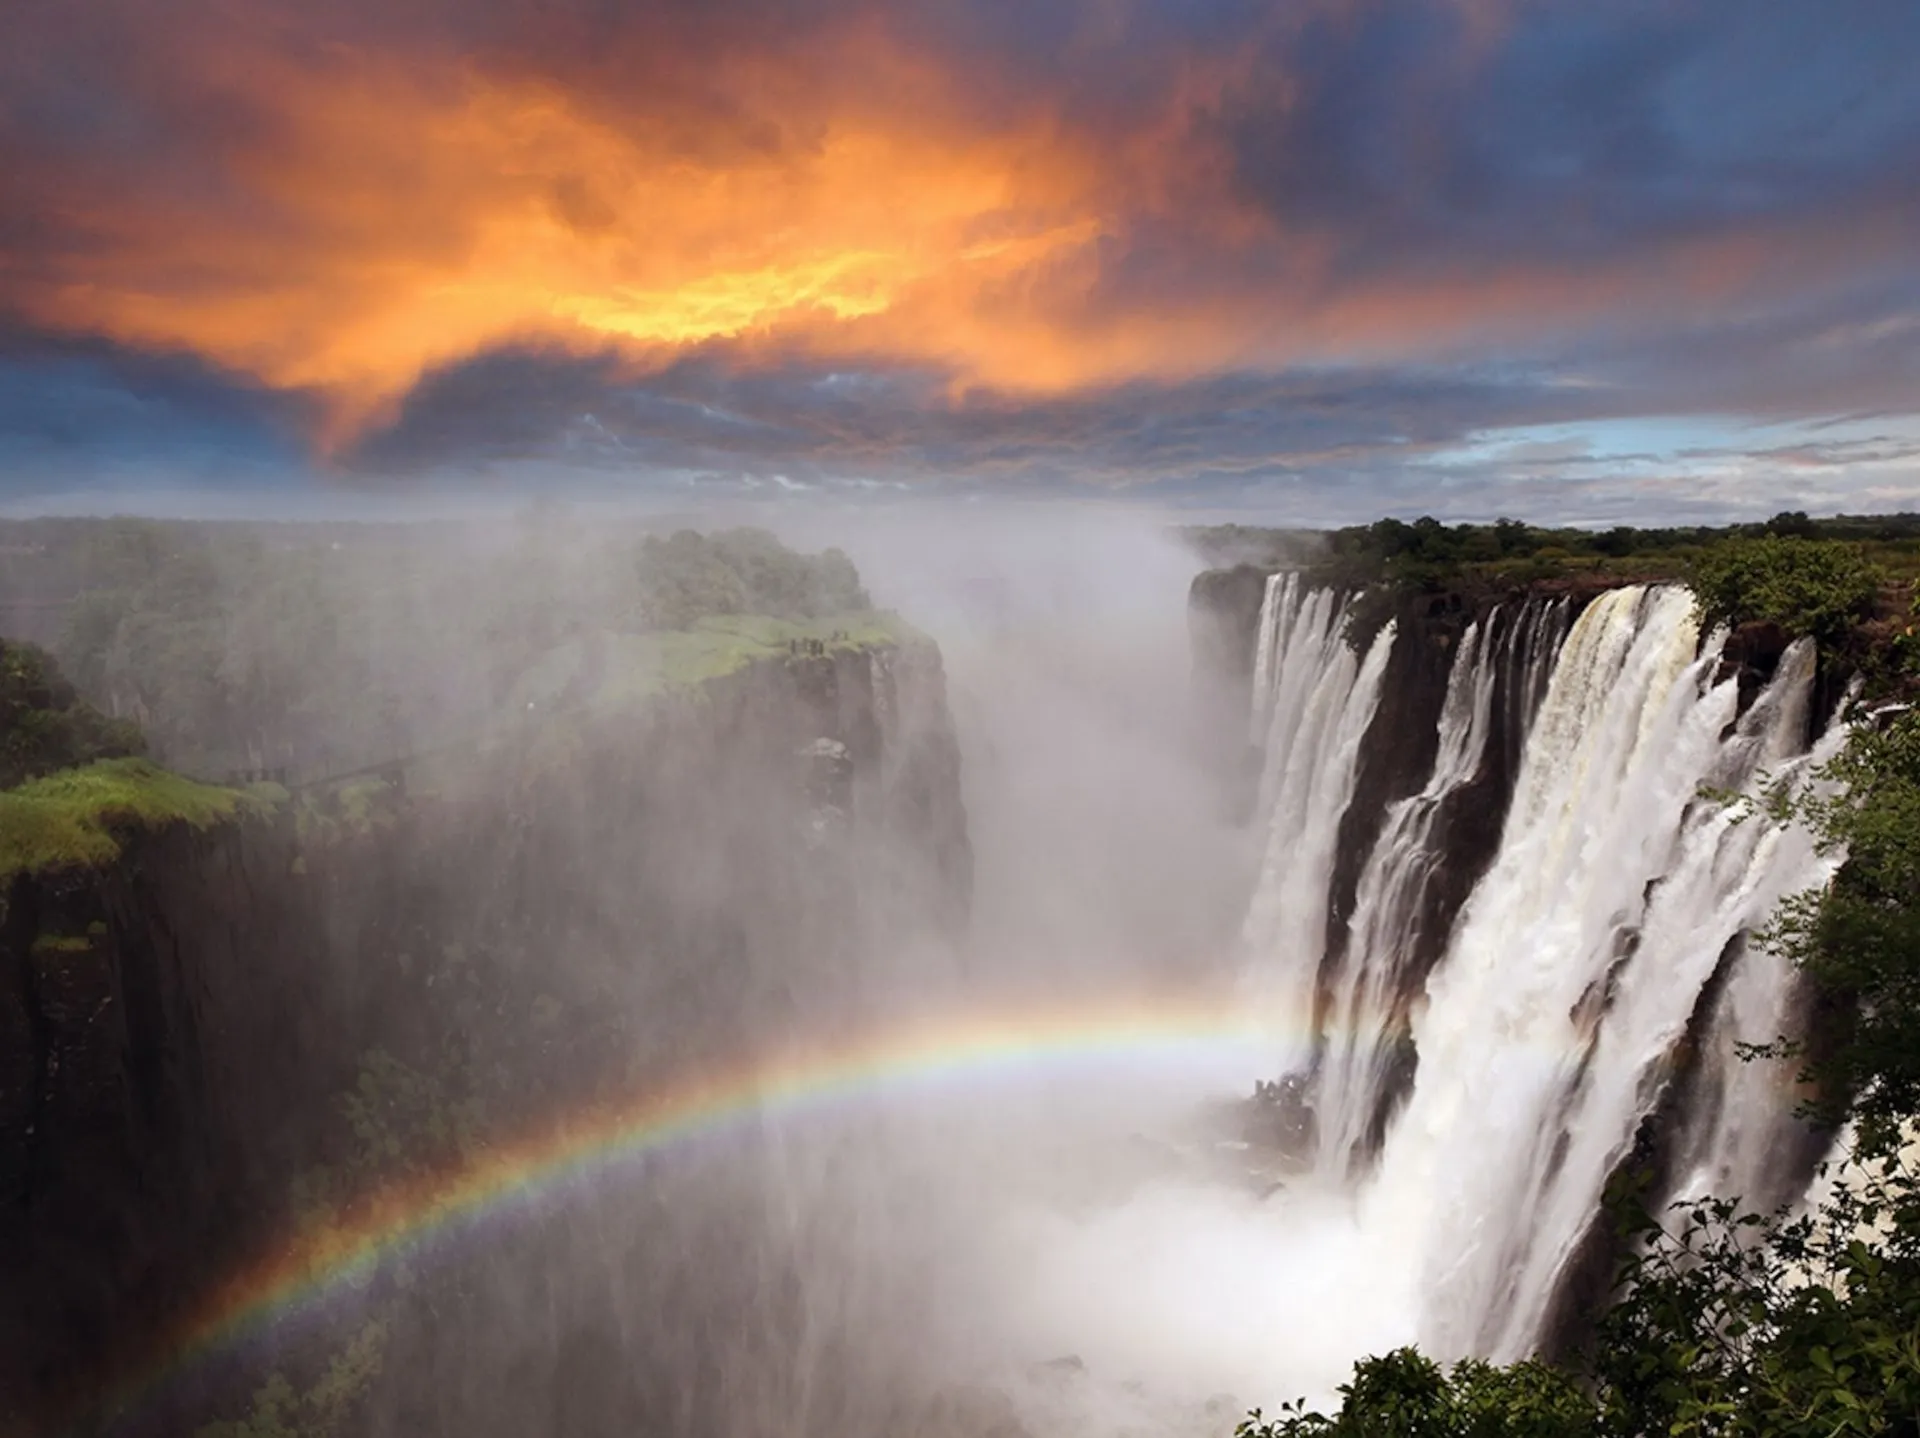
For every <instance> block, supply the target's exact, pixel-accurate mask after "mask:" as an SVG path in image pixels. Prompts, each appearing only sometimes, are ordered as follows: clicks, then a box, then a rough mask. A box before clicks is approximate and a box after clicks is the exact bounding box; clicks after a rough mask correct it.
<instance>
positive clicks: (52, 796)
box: [0, 759, 258, 879]
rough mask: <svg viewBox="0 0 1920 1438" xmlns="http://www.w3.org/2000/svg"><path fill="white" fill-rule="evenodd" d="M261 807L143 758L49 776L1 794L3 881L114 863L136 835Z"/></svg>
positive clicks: (202, 825) (201, 824)
mask: <svg viewBox="0 0 1920 1438" xmlns="http://www.w3.org/2000/svg"><path fill="white" fill-rule="evenodd" d="M257 803H258V801H256V800H253V799H250V798H249V797H248V796H247V795H245V794H242V793H240V792H239V791H237V790H234V789H220V788H215V787H213V786H212V785H209V784H197V783H195V782H194V781H193V780H191V779H183V778H181V777H180V776H179V775H178V774H170V773H168V772H167V771H166V770H164V769H160V768H157V767H156V766H154V765H153V764H150V763H148V762H147V761H146V760H144V759H103V760H101V761H100V762H98V763H95V764H89V765H87V766H86V767H84V768H80V769H69V770H65V771H63V772H61V773H58V774H50V775H48V776H47V777H45V778H42V779H35V780H34V781H33V782H31V783H29V784H24V785H22V786H21V787H19V788H17V789H10V790H7V791H6V792H4V793H0V879H5V878H10V877H12V876H13V875H15V874H21V873H41V872H44V871H48V870H58V869H82V868H95V867H98V866H100V865H103V864H109V863H112V862H113V860H114V859H116V858H118V857H119V854H120V841H121V838H122V837H123V836H124V835H125V834H126V833H127V832H129V831H132V830H139V829H148V830H151V829H163V828H166V827H168V826H169V825H173V824H185V825H187V826H189V827H191V828H195V829H206V828H210V827H212V826H213V825H215V824H219V823H224V822H226V821H228V820H230V819H233V818H235V817H236V816H238V815H240V814H241V813H243V812H247V811H248V810H249V809H251V808H253V807H255V806H256V805H257Z"/></svg>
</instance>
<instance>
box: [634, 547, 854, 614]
mask: <svg viewBox="0 0 1920 1438" xmlns="http://www.w3.org/2000/svg"><path fill="white" fill-rule="evenodd" d="M639 569H640V587H641V596H640V605H639V611H640V615H641V619H642V622H643V623H644V624H645V626H646V627H647V628H649V629H688V628H691V627H692V626H693V625H694V624H695V623H696V622H698V621H699V620H701V619H705V618H708V617H710V616H713V615H724V614H761V615H768V616H771V617H773V618H775V619H786V620H805V619H817V618H820V617H821V616H823V615H828V614H840V613H845V612H848V611H854V610H863V609H866V608H868V607H869V601H868V599H867V593H866V591H865V590H864V589H862V588H861V587H860V576H859V574H858V572H857V571H856V570H855V569H854V567H853V561H851V560H850V559H848V558H847V556H846V555H845V554H843V553H841V552H840V551H839V550H837V549H829V550H827V551H826V552H824V553H823V554H820V555H816V556H809V555H804V554H797V553H795V552H794V551H793V550H791V549H788V548H787V547H786V546H785V545H784V544H782V543H781V542H780V541H779V540H778V539H776V538H775V537H774V536H773V535H771V534H769V533H767V532H766V531H765V530H763V529H729V530H724V531H722V532H721V533H718V534H714V535H710V536H709V535H703V534H699V533H696V532H695V531H693V530H691V529H683V530H680V531H679V532H678V533H676V534H674V535H672V536H670V537H668V538H665V539H662V538H659V537H657V536H649V537H648V538H647V539H645V540H644V541H642V543H641V546H640V561H639Z"/></svg>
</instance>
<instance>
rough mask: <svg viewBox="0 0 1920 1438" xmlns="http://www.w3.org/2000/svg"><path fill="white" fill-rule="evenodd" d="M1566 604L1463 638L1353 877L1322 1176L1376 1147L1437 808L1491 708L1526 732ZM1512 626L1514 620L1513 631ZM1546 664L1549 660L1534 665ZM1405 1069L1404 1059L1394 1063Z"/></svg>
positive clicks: (1480, 750)
mask: <svg viewBox="0 0 1920 1438" xmlns="http://www.w3.org/2000/svg"><path fill="white" fill-rule="evenodd" d="M1563 604H1564V602H1563V601H1554V602H1549V603H1540V604H1530V605H1524V606H1519V607H1518V608H1517V610H1515V611H1514V612H1512V613H1511V615H1509V613H1508V612H1504V611H1502V610H1500V609H1495V610H1494V611H1493V613H1492V614H1490V615H1489V616H1488V618H1487V622H1486V624H1485V625H1484V626H1483V625H1481V624H1477V623H1476V624H1469V625H1468V626H1467V629H1466V632H1465V633H1464V634H1463V635H1462V636H1461V639H1460V644H1459V648H1458V649H1457V651H1456V652H1455V655H1454V660H1453V664H1452V666H1451V668H1450V670H1449V674H1448V679H1447V690H1446V697H1445V699H1444V700H1443V701H1442V703H1441V706H1440V722H1439V736H1438V743H1437V746H1436V750H1435V755H1434V762H1433V771H1432V774H1431V775H1430V777H1429V778H1428V779H1427V782H1426V784H1425V785H1424V787H1422V789H1421V790H1420V792H1419V793H1417V794H1413V795H1411V796H1409V797H1408V798H1405V799H1402V800H1400V801H1398V802H1397V803H1395V804H1393V805H1392V806H1390V807H1389V809H1388V811H1387V815H1386V820H1385V822H1384V823H1383V824H1382V826H1381V829H1380V835H1379V838H1378V839H1377V840H1376V841H1375V843H1374V846H1373V851H1372V853H1371V855H1370V856H1369V857H1368V860H1367V864H1366V867H1365V869H1364V870H1362V872H1361V875H1360V881H1359V885H1358V888H1357V890H1356V894H1355V900H1354V908H1353V915H1352V917H1351V919H1349V921H1348V926H1347V944H1346V961H1345V962H1344V963H1343V964H1342V966H1341V969H1340V972H1339V974H1338V975H1337V976H1336V979H1335V982H1334V984H1333V986H1332V994H1331V996H1330V1000H1329V1004H1328V1009H1327V1017H1326V1023H1325V1026H1324V1027H1325V1037H1324V1048H1323V1050H1322V1054H1321V1062H1320V1067H1319V1073H1318V1082H1317V1085H1316V1091H1315V1106H1316V1108H1317V1110H1318V1114H1319V1129H1320V1147H1319V1152H1318V1155H1317V1162H1318V1167H1319V1169H1320V1172H1321V1174H1322V1175H1323V1176H1326V1177H1337V1176H1341V1175H1345V1174H1348V1173H1350V1172H1353V1171H1355V1170H1357V1169H1358V1168H1359V1167H1361V1166H1362V1165H1363V1163H1364V1161H1365V1160H1366V1159H1367V1158H1368V1157H1369V1155H1370V1150H1371V1148H1372V1146H1373V1144H1374V1143H1375V1142H1376V1138H1377V1134H1376V1130H1377V1128H1378V1125H1379V1122H1380V1120H1381V1117H1382V1112H1381V1110H1382V1107H1383V1105H1384V1104H1385V1103H1386V1102H1387V1101H1388V1100H1389V1098H1390V1097H1391V1095H1390V1094H1389V1092H1388V1084H1389V1081H1390V1078H1391V1076H1392V1072H1393V1070H1394V1068H1395V1065H1396V1060H1397V1059H1400V1058H1401V1056H1402V1054H1403V1053H1404V1049H1405V1045H1406V1040H1407V1037H1408V1036H1407V1034H1406V1033H1405V1028H1406V1011H1407V1004H1406V1001H1405V1000H1406V994H1407V989H1408V980H1409V978H1412V979H1416V980H1417V979H1418V978H1419V977H1421V976H1420V975H1419V974H1418V973H1417V972H1416V962H1417V959H1416V956H1417V953H1418V950H1419V949H1420V948H1421V946H1422V943H1421V941H1422V939H1423V938H1424V937H1426V935H1425V931H1424V926H1425V924H1426V923H1427V922H1428V921H1429V918H1430V908H1431V903H1430V892H1429V891H1430V888H1431V886H1432V884H1433V881H1434V879H1435V876H1436V874H1437V872H1438V870H1439V869H1440V867H1441V865H1442V863H1443V862H1447V861H1448V860H1449V856H1447V855H1445V854H1444V853H1442V851H1441V849H1440V847H1439V844H1438V840H1439V837H1440V836H1438V835H1436V833H1435V827H1436V824H1437V823H1438V821H1439V820H1440V818H1441V815H1442V813H1443V811H1444V806H1445V805H1446V804H1447V803H1448V801H1449V800H1450V799H1453V798H1454V797H1455V796H1456V795H1461V794H1462V791H1463V790H1465V789H1466V788H1467V786H1469V785H1470V784H1472V783H1473V781H1474V780H1475V779H1476V778H1478V777H1479V776H1480V775H1481V773H1482V771H1483V769H1484V766H1485V762H1486V757H1487V754H1486V751H1487V746H1488V743H1489V740H1490V738H1491V737H1492V733H1493V731H1494V729H1495V728H1496V727H1497V726H1496V725H1495V722H1494V720H1495V715H1494V709H1495V704H1496V701H1500V702H1502V703H1504V704H1505V705H1506V707H1507V710H1508V712H1507V715H1506V719H1507V723H1506V725H1505V728H1506V729H1507V731H1508V732H1509V733H1524V732H1525V726H1526V723H1527V721H1528V719H1529V718H1530V717H1531V713H1532V706H1533V703H1534V702H1536V701H1537V700H1538V698H1539V693H1540V689H1541V687H1542V686H1541V681H1542V680H1543V679H1544V677H1545V672H1546V671H1545V663H1546V662H1549V661H1550V659H1551V655H1552V652H1553V651H1552V646H1551V644H1550V642H1549V636H1557V631H1558V628H1559V625H1560V623H1561V622H1562V615H1563V613H1564V608H1563ZM1509 620H1510V622H1509ZM1543 655H1544V656H1547V659H1546V660H1543V659H1542V656H1543ZM1402 1061H1404V1060H1402Z"/></svg>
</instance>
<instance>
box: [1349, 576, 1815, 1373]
mask: <svg viewBox="0 0 1920 1438" xmlns="http://www.w3.org/2000/svg"><path fill="white" fill-rule="evenodd" d="M1699 639H1700V636H1699V633H1698V630H1697V627H1696V625H1695V621H1694V617H1693V604H1692V599H1691V597H1690V596H1689V595H1688V594H1687V593H1686V592H1685V591H1684V590H1679V589H1656V590H1651V591H1649V590H1642V589H1621V590H1614V591H1612V592H1609V593H1607V594H1604V595H1602V596H1601V597H1600V598H1599V599H1597V600H1595V601H1594V602H1593V604H1592V605H1590V606H1589V607H1588V609H1587V611H1586V612H1585V613H1584V614H1583V615H1582V616H1581V617H1580V619H1579V621H1578V622H1577V623H1576V624H1575V626H1574V629H1573V632H1572V634H1571V635H1570V636H1569V637H1568V640H1567V643H1566V645H1565V646H1564V648H1563V649H1562V651H1561V655H1560V659H1559V662H1558V663H1557V664H1556V666H1555V668H1554V672H1553V677H1552V679H1551V681H1550V682H1549V685H1548V691H1547V696H1546V699H1545V700H1544V702H1543V704H1542V707H1541V712H1540V715H1539V718H1538V719H1537V720H1536V722H1535V724H1534V727H1533V730H1532V733H1531V734H1530V736H1529V738H1528V741H1527V744H1526V748H1525V752H1524V758H1523V760H1522V764H1521V772H1520V778H1519V781H1518V784H1517V786H1516V789H1515V793H1514V798H1513V803H1512V806H1511V809H1510V811H1509V814H1508V816H1507V823H1506V828H1505V831H1504V833H1503V835H1502V840H1501V847H1500V853H1499V857H1498V858H1497V859H1496V861H1495V863H1494V866H1493V868H1492V869H1491V870H1490V871H1489V872H1488V874H1487V876H1486V877H1485V878H1484V879H1483V880H1482V881H1481V883H1480V885H1479V887H1478V888H1477V889H1476V890H1475V892H1474V894H1473V897H1472V898H1471V899H1470V900H1469V901H1468V905H1467V908H1466V911H1465V912H1464V913H1463V914H1462V916H1461V920H1460V924H1459V927H1458V929H1457V931H1456V933H1455V936H1454V940H1453V943H1452V946H1451V948H1450V951H1449V953H1448V955H1447V957H1446V959H1445V961H1444V962H1443V964H1442V965H1441V967H1440V968H1439V970H1438V971H1437V972H1436V973H1435V975H1434V977H1433V979H1432V981H1431V982H1430V984H1429V986H1428V993H1427V1002H1428V1007H1427V1009H1426V1012H1425V1013H1424V1015H1423V1016H1422V1017H1421V1018H1420V1019H1419V1020H1418V1021H1417V1022H1416V1025H1415V1032H1414V1042H1415V1044H1416V1046H1417V1048H1418V1051H1419V1054H1420V1068H1419V1073H1418V1076H1417V1078H1416V1080H1415V1084H1414V1091H1413V1096H1412V1098H1411V1100H1410V1101H1409V1103H1408V1106H1407V1109H1406V1111H1405V1113H1404V1114H1403V1115H1402V1116H1401V1119H1400V1121H1399V1123H1398V1125H1397V1126H1396V1128H1395V1129H1394V1131H1393V1132H1392V1133H1391V1134H1390V1136H1389V1138H1388V1143H1387V1148H1386V1152H1385V1154H1384V1156H1383V1160H1382V1166H1381V1171H1380V1177H1379V1183H1378V1187H1377V1189H1376V1190H1375V1192H1374V1193H1373V1194H1371V1195H1369V1200H1368V1201H1369V1202H1371V1203H1373V1204H1375V1205H1381V1206H1385V1207H1386V1208H1387V1209H1389V1210H1390V1211H1393V1212H1395V1213H1397V1214H1398V1215H1399V1219H1400V1221H1399V1222H1397V1223H1395V1224H1394V1225H1393V1226H1394V1227H1395V1228H1396V1229H1398V1230H1401V1231H1408V1232H1413V1233H1416V1234H1418V1235H1419V1241H1418V1260H1419V1262H1420V1263H1421V1265H1422V1267H1423V1282H1422V1288H1423V1292H1424V1295H1425V1312H1424V1313H1423V1314H1422V1324H1421V1329H1422V1333H1421V1336H1422V1341H1423V1343H1424V1344H1425V1345H1426V1346H1427V1347H1428V1348H1430V1349H1431V1350H1432V1351H1434V1352H1436V1353H1440V1354H1445V1355H1449V1356H1452V1355H1460V1354H1467V1353H1477V1354H1485V1355H1489V1356H1492V1357H1495V1358H1501V1359H1505V1358H1512V1357H1515V1356H1518V1355H1520V1354H1523V1353H1525V1352H1526V1351H1528V1350H1529V1349H1530V1347H1531V1346H1532V1344H1533V1343H1534V1342H1535V1341H1536V1339H1537V1338H1538V1336H1539V1333H1540V1331H1541V1326H1542V1323H1543V1322H1544V1320H1545V1318H1546V1316H1547V1312H1548V1308H1549V1305H1550V1304H1551V1302H1552V1299H1553V1296H1554V1293H1555V1287H1556V1284H1557V1282H1558V1280H1559V1279H1560V1277H1561V1276H1562V1274H1563V1272H1564V1270H1565V1267H1566V1265H1567V1263H1568V1261H1569V1260H1570V1258H1571V1257H1572V1255H1573V1253H1574V1251H1575V1249H1576V1248H1577V1246H1578V1245H1579V1243H1580V1241H1581V1240H1582V1238H1583V1237H1584V1236H1585V1234H1586V1233H1587V1230H1588V1226H1589V1224H1590V1223H1591V1222H1592V1220H1593V1218H1594V1215H1595V1211H1596V1206H1597V1204H1598V1200H1599V1195H1600V1192H1601V1190H1602V1187H1603V1186H1604V1184H1605V1183H1606V1181H1607V1179H1608V1177H1609V1176H1610V1174H1611V1173H1612V1171H1613V1169H1614V1167H1615V1165H1616V1164H1617V1163H1618V1162H1619V1161H1620V1159H1621V1158H1622V1157H1623V1156H1624V1155H1625V1154H1626V1152H1627V1151H1628V1149H1629V1147H1630V1146H1631V1144H1632V1142H1633V1139H1634V1135H1635V1132H1636V1130H1637V1129H1638V1127H1639V1124H1640V1121H1641V1120H1642V1119H1643V1118H1644V1117H1645V1116H1646V1115H1647V1114H1648V1113H1649V1112H1651V1110H1652V1108H1653V1106H1654V1103H1655V1102H1656V1100H1657V1099H1658V1097H1659V1094H1660V1091H1661V1089H1662V1086H1663V1084H1664V1082H1665V1080H1666V1078H1667V1077H1668V1071H1669V1065H1670V1062H1671V1057H1672V1054H1673V1051H1674V1048H1675V1046H1676V1044H1677V1043H1678V1042H1679V1041H1680V1039H1681V1038H1682V1037H1683V1036H1684V1035H1685V1032H1686V1028H1687V1023H1688V1020H1689V1018H1690V1017H1691V1015H1692V1014H1693V1011H1694V1007H1695V1003H1696V1001H1697V1000H1698V998H1699V996H1700V993H1701V990H1702V989H1703V987H1704V986H1705V985H1706V984H1707V982H1708V980H1709V978H1710V977H1711V976H1712V974H1713V971H1714V968H1715V965H1716V963H1717V962H1718V960H1719V958H1720V956H1721V954H1722V953H1723V952H1725V951H1726V950H1727V949H1728V946H1729V945H1730V944H1731V943H1733V942H1734V941H1735V940H1736V939H1737V938H1738V936H1739V935H1740V934H1741V933H1742V932H1744V931H1745V930H1746V929H1748V928H1749V927H1751V926H1752V925H1754V924H1755V923H1757V922H1759V921H1761V920H1762V919H1764V917H1765V915H1766V913H1767V912H1768V910H1769V909H1770V908H1771V907H1772V905H1773V903H1774V901H1775V900H1776V899H1777V898H1778V897H1779V896H1780V895H1781V894H1783V893H1785V892H1788V891H1790V890H1792V889H1794V888H1798V887H1804V886H1805V884H1806V883H1808V882H1811V881H1812V879H1813V878H1814V877H1816V875H1815V874H1814V873H1813V872H1812V870H1811V868H1810V866H1809V864H1808V863H1807V862H1806V854H1805V852H1804V846H1799V845H1793V844H1788V845H1783V844H1782V843H1781V842H1780V833H1779V831H1778V830H1777V828H1775V827H1774V826H1772V825H1771V824H1769V823H1767V822H1765V821H1764V820H1762V819H1760V818H1759V817H1758V816H1754V817H1750V818H1745V819H1743V817H1742V815H1741V813H1740V811H1738V810H1737V809H1736V808H1734V807H1733V806H1731V805H1729V804H1726V803H1723V802H1719V801H1717V800H1710V799H1700V798H1697V797H1695V796H1696V794H1697V793H1698V791H1699V790H1700V788H1701V787H1702V786H1703V785H1707V784H1711V785H1714V786H1717V787H1722V788H1736V789H1737V788H1745V787H1749V786H1750V785H1751V784H1752V783H1753V781H1754V780H1755V778H1756V776H1757V775H1758V774H1759V772H1760V770H1761V768H1762V765H1763V763H1764V762H1765V761H1766V760H1767V759H1768V758H1772V757H1777V756H1779V755H1780V754H1782V753H1784V752H1786V751H1787V750H1788V749H1789V747H1790V745H1791V743H1792V741H1793V739H1794V738H1795V737H1797V735H1798V734H1799V733H1801V732H1803V730H1804V723H1805V708H1804V705H1805V702H1806V690H1807V686H1808V684H1809V682H1810V678H1811V672H1810V670H1809V668H1808V667H1807V666H1806V665H1805V664H1804V663H1799V662H1796V663H1794V664H1792V665H1788V666H1783V668H1782V672H1781V673H1780V674H1779V675H1778V676H1777V677H1776V678H1775V680H1774V681H1773V683H1772V684H1771V685H1770V686H1769V688H1768V690H1767V691H1766V693H1765V694H1764V695H1763V696H1762V697H1761V699H1760V700H1759V702H1757V703H1756V704H1755V705H1754V706H1753V707H1752V708H1751V709H1750V710H1749V711H1748V713H1747V714H1746V715H1745V716H1744V717H1743V718H1741V719H1739V721H1738V722H1737V723H1736V722H1735V712H1736V708H1737V704H1738V692H1737V685H1736V683H1735V682H1734V681H1733V680H1731V679H1728V680H1725V681H1720V682H1715V681H1714V680H1713V677H1712V676H1713V672H1714V670H1715V669H1716V668H1717V667H1718V649H1719V643H1718V640H1717V638H1716V639H1715V640H1714V641H1712V642H1709V643H1708V644H1707V645H1706V646H1705V649H1706V652H1705V654H1703V655H1699V657H1696V654H1697V651H1699V650H1700V648H1701V646H1700V643H1699Z"/></svg>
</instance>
